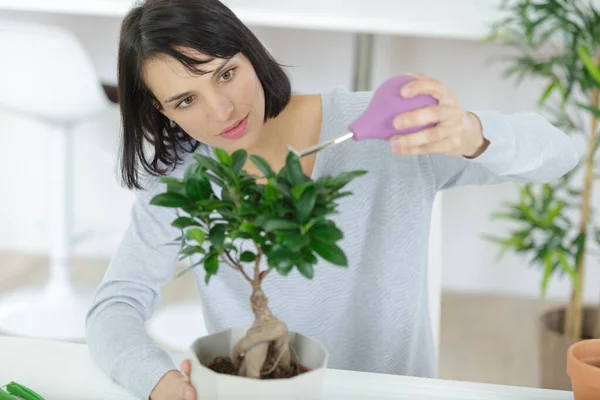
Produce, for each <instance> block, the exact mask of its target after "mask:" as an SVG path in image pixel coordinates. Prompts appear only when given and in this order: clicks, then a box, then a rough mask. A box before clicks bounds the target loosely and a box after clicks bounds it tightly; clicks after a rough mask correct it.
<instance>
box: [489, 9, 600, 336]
mask: <svg viewBox="0 0 600 400" xmlns="http://www.w3.org/2000/svg"><path fill="white" fill-rule="evenodd" d="M500 8H501V11H503V12H506V13H507V16H506V17H505V18H504V19H501V20H500V21H498V22H497V23H495V24H494V25H493V27H492V33H491V35H490V36H489V37H488V38H487V40H488V41H489V40H491V41H498V42H501V43H503V44H505V45H507V46H508V47H509V48H511V49H514V50H516V54H515V55H512V56H509V57H508V60H509V61H510V62H511V65H510V67H509V68H508V69H506V70H505V76H506V77H517V80H518V81H519V82H520V81H521V80H522V79H523V78H525V77H531V78H536V79H540V80H543V81H545V83H546V88H545V90H544V91H543V92H542V93H541V96H540V98H539V105H540V107H543V108H544V109H547V110H549V111H550V113H551V114H552V115H553V117H554V118H555V120H554V121H553V122H554V123H555V125H556V126H559V127H561V128H562V129H565V130H566V131H567V132H576V133H577V134H580V135H583V137H582V138H583V139H584V142H585V143H587V146H586V154H585V156H584V158H583V160H582V162H581V163H580V164H579V165H578V167H577V168H576V169H575V170H573V171H571V172H570V173H569V174H567V175H566V176H565V177H564V178H563V179H561V180H560V181H559V182H557V183H553V184H537V185H536V184H524V185H522V186H521V189H520V196H519V199H518V201H515V202H508V203H506V204H505V206H504V209H503V210H502V211H500V212H497V213H495V214H494V215H493V217H494V218H498V219H504V220H508V221H513V222H516V223H518V227H517V228H516V229H514V230H513V231H511V232H510V234H509V235H508V236H506V237H496V236H489V235H488V236H487V237H488V238H489V239H490V240H493V241H495V242H497V243H498V244H500V246H501V255H502V254H504V252H506V251H508V250H512V251H513V252H515V253H518V254H524V255H530V256H531V263H532V264H533V265H538V266H540V267H541V268H542V269H543V278H542V282H541V290H542V293H543V294H545V292H546V289H547V286H548V282H549V280H550V279H551V278H552V277H553V276H554V275H555V274H556V273H558V274H560V275H563V274H566V275H567V276H568V277H569V278H570V279H571V281H572V295H571V298H570V302H569V305H568V307H567V310H566V318H565V326H564V334H565V335H566V336H567V337H569V338H572V339H576V340H578V339H580V338H582V327H583V291H584V286H585V285H584V281H583V280H584V276H585V275H584V273H585V266H586V261H587V260H588V257H587V256H591V255H594V254H597V253H595V248H597V244H599V243H600V229H599V227H598V225H596V224H595V223H594V220H593V217H594V210H593V207H592V205H593V204H594V203H593V201H592V194H593V186H594V181H595V180H596V179H598V178H599V176H600V175H599V168H598V167H599V164H600V162H598V157H597V153H598V151H597V150H598V147H599V145H600V136H599V132H598V131H599V128H600V127H599V125H598V120H599V119H600V107H599V96H600V11H599V10H598V9H597V8H595V7H594V5H593V4H591V3H587V2H583V1H579V0H545V1H533V0H518V1H505V2H504V3H503V4H502V5H501V7H500ZM551 99H554V100H556V102H555V103H554V104H553V105H552V104H550V103H551ZM580 172H583V179H582V178H581V174H580ZM597 289H598V290H600V285H598V287H597ZM596 321H597V323H596V325H597V326H596V328H595V333H594V336H595V337H598V338H600V307H599V308H598V316H597V318H596Z"/></svg>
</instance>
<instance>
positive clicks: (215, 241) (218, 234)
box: [208, 224, 227, 249]
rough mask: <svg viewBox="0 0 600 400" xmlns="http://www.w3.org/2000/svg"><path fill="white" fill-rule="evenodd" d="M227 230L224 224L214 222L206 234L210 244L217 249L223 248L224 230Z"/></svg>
mask: <svg viewBox="0 0 600 400" xmlns="http://www.w3.org/2000/svg"><path fill="white" fill-rule="evenodd" d="M226 230H227V226H226V225H225V224H215V225H214V226H213V227H212V228H211V230H210V233H209V234H208V238H209V239H210V241H211V243H212V245H213V246H214V247H215V248H217V249H223V245H224V244H225V231H226Z"/></svg>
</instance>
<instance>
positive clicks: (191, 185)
mask: <svg viewBox="0 0 600 400" xmlns="http://www.w3.org/2000/svg"><path fill="white" fill-rule="evenodd" d="M185 191H186V194H187V197H188V198H190V199H191V200H193V201H195V200H203V199H207V198H209V197H210V195H211V194H212V193H213V191H212V187H211V186H210V182H209V180H208V178H207V177H206V176H202V177H191V178H189V179H188V180H187V182H186V184H185Z"/></svg>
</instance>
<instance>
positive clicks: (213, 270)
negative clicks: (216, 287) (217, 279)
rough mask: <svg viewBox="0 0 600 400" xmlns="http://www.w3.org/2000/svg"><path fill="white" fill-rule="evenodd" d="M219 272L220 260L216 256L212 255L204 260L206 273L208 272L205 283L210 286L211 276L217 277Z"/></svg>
mask: <svg viewBox="0 0 600 400" xmlns="http://www.w3.org/2000/svg"><path fill="white" fill-rule="evenodd" d="M218 270H219V259H218V257H217V255H216V254H212V255H210V256H208V257H206V259H205V260H204V271H206V277H205V280H204V281H205V282H206V283H207V284H208V282H209V280H210V278H211V276H213V275H216V274H217V271H218Z"/></svg>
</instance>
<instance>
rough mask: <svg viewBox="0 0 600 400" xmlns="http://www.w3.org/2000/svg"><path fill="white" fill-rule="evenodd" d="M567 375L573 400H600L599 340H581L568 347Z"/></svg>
mask: <svg viewBox="0 0 600 400" xmlns="http://www.w3.org/2000/svg"><path fill="white" fill-rule="evenodd" d="M567 373H568V374H569V377H570V378H571V382H572V385H573V394H574V395H575V400H598V399H600V339H589V340H582V341H580V342H577V343H575V344H573V345H572V346H571V347H569V351H568V352H567Z"/></svg>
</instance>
